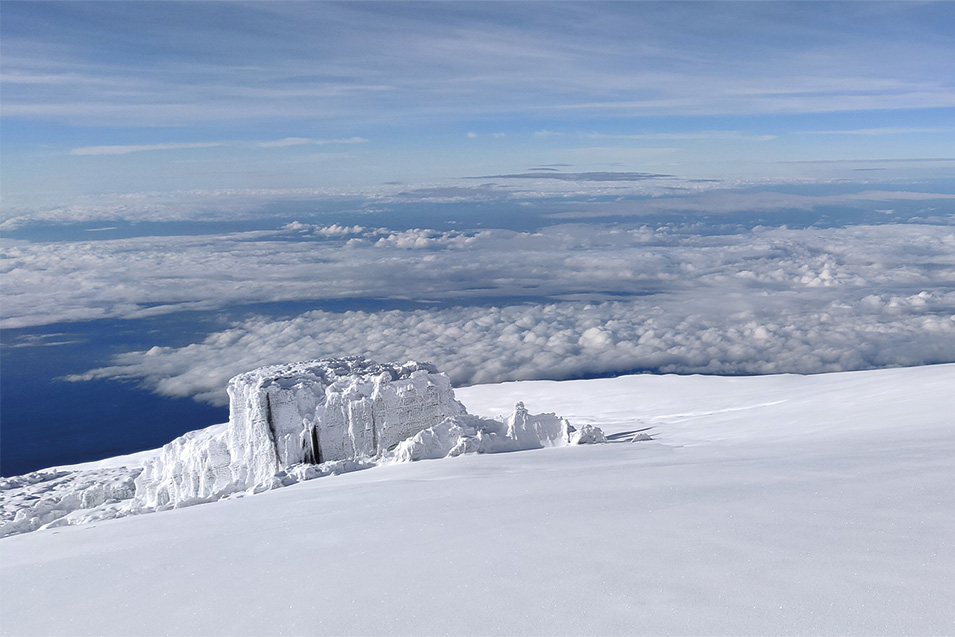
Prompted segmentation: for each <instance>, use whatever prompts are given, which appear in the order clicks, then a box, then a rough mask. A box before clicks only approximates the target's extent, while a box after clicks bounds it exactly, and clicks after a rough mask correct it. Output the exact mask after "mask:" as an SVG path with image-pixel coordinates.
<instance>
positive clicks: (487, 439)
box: [0, 357, 605, 537]
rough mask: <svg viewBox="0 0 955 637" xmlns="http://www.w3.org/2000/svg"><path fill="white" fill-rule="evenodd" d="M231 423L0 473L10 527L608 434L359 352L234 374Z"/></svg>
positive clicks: (0, 526)
mask: <svg viewBox="0 0 955 637" xmlns="http://www.w3.org/2000/svg"><path fill="white" fill-rule="evenodd" d="M229 396H230V398H231V403H230V417H229V422H228V423H226V424H222V425H214V426H212V427H208V428H206V429H200V430H197V431H191V432H189V433H187V434H185V435H183V436H180V437H179V438H176V439H175V440H173V441H172V442H170V443H169V444H167V445H165V446H164V447H163V448H162V449H161V450H156V451H155V452H153V453H152V454H139V455H138V456H137V457H135V458H131V459H129V460H130V461H129V462H124V463H117V464H115V465H114V464H112V463H109V462H105V463H91V464H98V465H100V466H95V467H92V466H91V467H84V466H82V465H81V466H79V467H74V468H63V469H59V470H57V469H51V470H47V471H38V472H34V473H31V474H28V475H25V476H17V477H14V478H9V479H4V480H0V537H3V536H6V535H13V534H17V533H24V532H28V531H34V530H37V529H42V528H52V527H57V526H64V525H69V524H82V523H85V522H91V521H96V520H103V519H109V518H116V517H124V516H127V515H131V514H136V513H146V512H150V511H155V510H162V509H168V508H178V507H184V506H189V505H193V504H200V503H204V502H211V501H215V500H220V499H222V498H225V497H228V496H230V495H233V494H237V493H242V492H253V493H256V492H260V491H264V490H268V489H271V488H274V487H280V486H289V485H291V484H295V483H296V482H301V481H304V480H310V479H312V478H317V477H321V476H326V475H330V474H338V473H346V472H349V471H355V470H358V469H366V468H370V467H374V466H378V465H380V464H385V463H389V462H393V461H399V462H404V461H410V460H418V459H422V458H441V457H444V456H448V455H452V456H455V455H460V454H462V453H468V452H476V453H496V452H502V451H520V450H525V449H539V448H541V447H545V446H562V445H566V444H581V443H588V442H603V441H604V440H605V439H604V437H603V433H602V432H601V431H600V429H599V428H596V427H593V426H591V425H584V427H583V428H581V429H580V430H577V429H576V428H575V427H573V426H572V425H571V424H570V423H569V422H567V421H566V420H564V419H563V418H560V417H558V416H556V415H554V414H538V415H533V414H530V413H528V411H527V410H526V409H525V408H524V405H523V403H518V404H517V407H516V409H515V410H514V412H513V413H512V414H511V415H510V416H509V417H508V418H507V419H502V420H490V419H487V418H481V417H479V416H473V415H469V414H467V413H465V408H464V406H463V405H462V404H461V403H459V402H458V401H457V400H455V399H454V391H453V390H452V389H451V384H450V381H449V380H448V378H447V376H445V375H444V374H442V373H439V372H438V371H437V370H436V369H435V368H434V366H432V365H429V364H426V363H416V362H407V363H402V364H397V363H389V364H378V363H375V362H374V361H370V360H367V359H364V358H360V357H351V358H340V359H325V360H319V361H308V362H304V363H293V364H286V365H273V366H270V367H263V368H260V369H256V370H253V371H251V372H246V373H244V374H239V375H238V376H236V377H235V378H233V379H232V381H231V382H230V383H229Z"/></svg>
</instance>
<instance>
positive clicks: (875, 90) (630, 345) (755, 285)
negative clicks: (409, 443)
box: [0, 2, 955, 466]
mask: <svg viewBox="0 0 955 637" xmlns="http://www.w3.org/2000/svg"><path fill="white" fill-rule="evenodd" d="M952 25H955V3H950V2H906V3H891V2H877V3H861V2H851V3H831V2H810V3H785V2H762V3H753V2H746V3H724V2H719V3H689V2H687V3H683V2H680V3H673V2H667V3H652V2H647V3H643V2H632V3H631V2H615V3H607V4H604V3H594V2H586V3H572V2H562V3H549V2H535V3H526V4H525V3H501V2H494V3H468V2H453V3H434V2H428V3H408V2H386V3H363V2H348V3H317V2H309V3H303V2H294V3H287V4H286V3H276V2H270V3H261V4H260V3H249V2H242V3H227V2H212V3H192V2H175V3H173V2H159V3H153V2H93V3H82V2H68V3H67V2H39V3H33V2H4V5H3V19H2V23H0V29H2V38H0V47H2V49H0V53H2V58H0V116H2V117H0V144H2V149H0V150H2V153H0V169H2V170H0V186H2V188H0V192H2V194H0V197H2V199H0V203H2V218H0V245H2V248H3V250H2V258H0V278H2V287H0V295H2V299H0V300H2V303H0V328H2V329H3V335H2V339H0V341H2V347H0V355H2V356H0V360H2V361H3V364H4V370H3V389H4V395H5V400H4V402H3V404H2V405H0V407H2V409H3V414H2V418H0V420H2V422H3V426H4V435H5V439H6V440H7V441H10V440H16V438H14V437H11V434H10V432H11V431H12V429H11V428H13V427H19V428H20V430H21V431H24V432H27V433H26V436H27V437H29V432H30V431H32V429H31V428H35V427H36V426H39V425H42V426H44V427H48V428H52V429H50V430H51V431H52V430H54V429H55V428H56V427H59V426H61V423H62V422H64V414H68V413H70V410H75V404H73V403H75V400H76V395H77V391H78V390H77V389H76V387H87V388H90V389H89V391H90V392H93V389H92V388H94V387H97V388H98V389H97V390H96V391H97V392H99V393H97V394H96V395H97V396H108V395H109V394H110V392H115V393H117V395H118V393H119V392H123V391H127V389H128V388H130V387H134V388H137V391H143V390H145V391H147V392H150V393H151V394H152V396H153V398H157V397H158V398H161V399H162V400H166V399H168V400H169V401H175V400H185V401H187V402H188V401H195V403H196V404H197V405H199V404H200V403H201V404H202V405H204V406H208V405H217V406H221V405H223V404H224V401H225V400H226V397H225V392H224V387H225V383H226V382H227V380H228V378H229V377H230V376H231V375H233V374H236V373H239V372H242V371H245V370H247V369H251V368H253V367H256V366H259V365H265V364H272V363H280V362H287V361H291V360H303V359H309V358H318V357H323V356H337V355H359V354H360V355H366V356H370V357H373V358H378V359H380V360H395V359H402V358H415V359H419V360H428V361H433V362H435V363H436V364H437V365H438V366H439V368H441V369H442V370H445V371H447V373H448V374H449V375H450V376H451V378H452V380H453V381H454V383H455V384H457V385H466V384H473V383H484V382H498V381H504V380H514V379H530V378H553V379H563V378H581V377H590V376H609V375H614V374H623V373H629V372H634V371H641V372H654V373H671V372H672V373H684V374H685V373H709V374H765V373H786V372H790V373H818V372H826V371H837V370H848V369H868V368H876V367H892V366H904V365H921V364H931V363H944V362H955V28H953V27H952ZM67 387H69V388H71V389H69V390H67V389H65V388H67ZM67 395H69V396H72V398H70V399H69V400H67V399H66V398H63V399H62V405H60V404H59V403H56V400H58V399H57V398H56V397H57V396H63V397H65V396H67ZM91 395H93V394H92V393H91ZM11 396H12V397H13V398H11ZM51 397H52V398H51ZM127 398H128V399H129V400H128V401H127V403H123V404H128V403H133V404H135V403H136V401H141V400H142V399H141V397H138V395H134V394H129V396H127ZM158 398H157V399H158ZM38 401H43V402H44V409H45V412H44V413H47V414H48V415H47V416H44V417H43V418H44V419H45V420H43V422H38V421H37V418H38V416H37V412H36V408H35V405H36V404H37V403H38ZM50 401H52V402H50ZM70 401H73V403H71V402H70ZM160 402H161V401H160ZM89 403H90V404H88V405H86V406H85V409H87V410H90V411H89V413H88V414H87V415H86V419H87V420H88V421H89V422H93V423H95V422H100V421H101V422H103V423H112V424H111V425H110V426H114V428H115V427H118V426H121V425H122V424H123V422H125V420H124V419H125V418H127V415H126V412H127V410H126V409H125V408H124V409H120V410H117V409H115V408H112V409H113V411H110V409H111V407H110V405H115V404H116V403H114V402H111V401H110V400H99V399H97V400H95V401H94V400H91V401H89ZM170 404H172V403H171V402H170ZM177 409H180V411H176V412H175V413H176V415H175V417H173V416H171V415H170V416H164V415H163V413H162V411H161V410H162V405H161V404H160V405H157V404H156V403H155V402H152V403H150V407H149V409H148V411H149V412H150V414H153V417H154V418H155V419H157V420H162V421H164V422H172V421H175V422H177V423H178V422H180V421H181V423H182V425H181V426H182V431H183V432H184V431H187V430H190V429H195V428H197V427H200V426H204V425H207V424H213V423H211V422H194V421H192V420H190V419H189V417H188V415H186V416H184V415H183V414H182V411H181V406H180V407H179V408H177ZM57 410H60V411H59V412H58V411H57ZM97 410H98V411H97ZM186 412H188V409H187V410H186ZM170 413H171V412H170ZM201 413H202V414H203V415H202V416H201V417H202V418H206V417H208V412H201ZM195 414H196V416H195V417H196V418H200V416H199V415H198V414H200V412H199V411H196V412H195ZM104 426H106V425H104ZM151 426H152V425H150V427H151ZM91 431H92V430H91ZM83 435H84V436H86V437H87V438H89V437H90V436H94V435H95V432H93V433H89V434H83ZM62 439H63V440H64V441H67V437H66V436H65V434H64V436H62ZM81 442H82V441H79V442H78V439H75V438H70V439H69V444H67V443H66V442H64V443H63V446H64V449H66V450H67V451H69V450H72V449H74V448H77V446H78V445H80V444H81ZM154 443H155V441H153V444H154ZM124 444H125V443H124ZM37 448H38V449H39V451H37V453H43V452H44V451H43V447H42V446H38V447H37ZM143 448H144V447H143ZM110 449H111V450H113V451H114V452H115V451H116V449H115V448H114V447H110ZM124 450H126V451H135V450H136V448H135V445H134V444H132V445H130V446H129V448H124ZM3 451H4V454H5V455H4V462H5V463H7V462H10V457H12V456H11V454H12V455H16V454H17V453H19V451H18V449H17V445H16V444H10V443H9V442H8V443H7V444H5V445H4V449H3ZM64 453H66V452H64ZM90 453H92V452H90ZM84 459H92V458H90V457H86V458H84ZM66 460H68V458H61V461H66ZM77 460H78V459H77ZM31 462H32V463H33V466H44V465H42V464H41V462H42V458H36V459H34V460H31ZM8 466H9V465H8Z"/></svg>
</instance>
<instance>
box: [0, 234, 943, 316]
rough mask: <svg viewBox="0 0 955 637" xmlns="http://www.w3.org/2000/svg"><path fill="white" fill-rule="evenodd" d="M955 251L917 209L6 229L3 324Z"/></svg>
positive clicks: (833, 268) (663, 280)
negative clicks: (716, 218) (77, 233)
mask: <svg viewBox="0 0 955 637" xmlns="http://www.w3.org/2000/svg"><path fill="white" fill-rule="evenodd" d="M952 255H955V235H953V232H952V230H951V227H945V226H919V225H914V224H905V225H900V224H887V225H882V226H854V227H847V228H832V229H815V228H810V229H805V230H790V229H786V228H775V229H772V228H757V229H755V230H752V231H738V232H735V233H732V234H725V233H724V234H717V235H710V234H707V233H701V232H700V229H699V228H698V227H697V226H695V225H690V226H685V227H684V226H679V225H653V226H644V225H634V226H626V225H623V226H621V225H600V226H595V225H584V224H571V225H557V226H550V227H545V228H542V229H540V230H538V231H535V232H517V231H513V230H504V229H484V230H462V231H457V230H437V229H431V228H410V229H403V230H402V229H397V230H394V229H386V228H380V227H378V228H373V227H367V226H357V227H356V226H351V227H348V226H342V225H338V224H332V225H328V226H317V225H310V224H302V223H298V224H294V225H292V226H287V227H286V229H284V230H279V231H256V232H245V233H234V234H226V235H211V236H210V235H205V236H173V237H164V236H157V237H140V238H130V239H112V240H87V241H71V242H62V243H43V242H27V241H10V240H5V241H4V259H3V261H2V262H0V275H2V276H3V282H4V303H3V305H2V308H0V311H2V315H0V316H2V319H0V325H2V326H3V327H4V328H14V327H25V326H29V325H43V324H49V323H55V322H60V321H70V320H94V319H98V318H107V317H110V318H136V317H142V316H147V315H150V316H152V315H157V314H163V313H172V312H176V311H181V310H184V309H215V308H224V307H228V306H231V305H235V304H249V303H268V302H278V301H309V300H314V301H319V300H334V299H340V300H342V299H369V298H373V299H418V300H439V301H442V302H445V303H448V302H458V303H468V304H472V303H482V302H483V301H482V299H486V298H495V299H507V298H512V299H528V298H534V299H540V300H542V301H546V300H557V299H571V298H586V299H588V300H602V299H604V300H605V299H611V298H615V297H616V298H621V297H630V296H641V297H645V298H652V297H655V296H656V295H673V294H690V295H700V296H705V295H706V294H708V293H709V292H708V291H709V290H711V289H712V290H717V291H718V293H717V298H720V297H721V296H722V295H728V294H744V295H747V296H749V297H752V298H756V299H757V300H758V298H759V295H760V294H762V293H763V292H767V293H769V292H773V293H775V292H780V291H785V290H791V291H799V292H800V293H805V291H806V289H807V288H813V287H815V288H819V289H820V290H822V289H823V288H825V289H832V290H836V289H865V290H868V293H872V294H875V293H883V292H885V291H887V290H911V293H913V294H914V293H918V292H920V291H922V290H929V291H933V290H936V288H938V286H939V285H942V286H943V287H942V289H944V285H943V283H939V282H944V281H948V280H955V257H953V256H952ZM946 277H948V278H946ZM317 281H320V282H321V284H320V285H317V284H316V282H317ZM893 286H894V287H893ZM916 287H917V288H918V289H914V288H916ZM820 293H821V292H820Z"/></svg>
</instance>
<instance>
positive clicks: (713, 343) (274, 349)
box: [70, 292, 955, 404]
mask: <svg viewBox="0 0 955 637" xmlns="http://www.w3.org/2000/svg"><path fill="white" fill-rule="evenodd" d="M805 301H806V300H805V299H802V298H800V297H799V296H798V295H785V294H784V295H780V296H778V297H771V298H767V299H766V300H765V301H764V302H763V303H761V304H757V305H756V306H755V307H754V306H753V305H752V304H751V303H750V302H749V301H748V300H746V299H742V298H735V297H732V296H731V297H729V298H726V297H723V298H721V299H716V298H714V297H712V296H710V295H707V297H705V298H703V299H699V300H692V299H688V298H682V299H681V298H675V299H674V298H670V299H663V300H654V302H643V301H639V300H634V301H627V302H621V301H618V302H604V303H557V304H537V305H513V306H507V307H490V308H483V307H457V308H448V309H442V310H431V311H427V310H419V311H411V312H402V311H390V312H380V313H371V312H346V313H343V314H336V313H330V312H321V311H315V312H309V313H306V314H302V315H300V316H298V317H296V318H294V319H290V320H282V321H275V320H270V319H268V318H265V317H260V318H255V319H251V320H248V321H245V322H243V323H241V324H238V325H235V326H234V327H231V328H229V329H227V330H223V331H221V332H216V333H214V334H210V335H209V336H208V337H207V338H206V339H204V340H203V341H201V342H198V343H194V344H191V345H188V346H185V347H179V348H171V347H154V348H152V349H150V350H147V351H140V352H131V353H126V354H121V355H118V356H116V357H114V359H113V363H112V364H111V365H109V366H107V367H104V368H100V369H96V370H91V371H90V372H87V373H86V374H81V375H77V376H74V377H71V378H70V380H74V381H82V380H90V379H96V378H111V379H127V380H129V379H133V380H137V381H139V382H141V383H142V384H143V385H144V386H145V387H147V388H149V389H151V390H152V391H155V392H158V393H160V394H163V395H167V396H178V397H184V396H190V397H193V398H196V399H197V400H201V401H206V402H211V403H215V404H225V403H226V402H227V397H226V395H225V390H224V387H225V385H226V383H227V381H228V379H229V378H230V377H231V376H232V375H234V374H236V373H239V372H241V371H245V370H247V369H251V368H254V367H257V366H260V365H265V364H269V363H277V362H282V361H290V360H299V359H303V358H311V357H323V356H339V355H344V354H363V355H367V356H371V357H373V358H376V359H378V360H405V359H409V358H411V359H417V360H429V361H432V362H434V363H435V364H437V365H438V367H439V368H440V369H442V370H443V371H446V372H447V373H448V374H449V375H450V376H451V379H452V381H453V382H454V384H455V385H465V384H472V383H487V382H500V381H506V380H520V379H541V378H547V379H557V380H559V379H565V378H575V377H586V376H593V375H605V374H619V373H625V372H633V371H654V372H663V373H671V372H673V373H710V374H713V373H719V374H750V373H759V374H765V373H781V372H788V373H816V372H824V371H842V370H851V369H867V368H873V367H884V366H899V365H918V364H925V363H938V362H951V361H955V316H951V315H949V316H946V315H945V312H946V311H949V312H950V311H951V308H952V307H953V303H955V293H952V292H948V293H946V294H941V295H940V294H934V293H928V292H921V293H918V294H915V295H904V294H903V295H890V294H881V295H864V296H862V295H860V294H859V293H850V294H847V295H843V296H841V297H840V298H838V299H835V300H828V301H827V300H822V299H820V298H814V299H812V298H811V299H808V301H809V302H808V303H807V302H805Z"/></svg>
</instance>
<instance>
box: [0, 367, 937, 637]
mask: <svg viewBox="0 0 955 637" xmlns="http://www.w3.org/2000/svg"><path fill="white" fill-rule="evenodd" d="M953 390H955V365H936V366H926V367H915V368H907V369H890V370H878V371H867V372H851V373H839V374H824V375H816V376H796V375H781V376H759V377H736V378H726V377H714V376H684V377H677V376H649V375H641V376H627V377H621V378H614V379H601V380H583V381H564V382H538V381H533V382H519V383H505V384H500V385H481V386H474V387H468V388H464V389H459V390H456V392H455V397H456V398H457V399H458V400H460V401H461V402H462V403H463V404H464V405H465V406H466V407H467V409H468V411H469V412H470V413H471V414H477V415H479V416H481V417H484V419H481V418H477V417H473V416H471V417H464V416H455V418H456V420H452V421H451V422H445V423H444V424H443V425H441V426H439V427H433V428H431V429H428V430H424V431H421V432H418V433H417V434H415V435H414V436H413V437H412V438H411V439H408V440H407V441H406V442H405V443H401V445H399V450H401V453H404V454H405V456H402V457H403V458H404V459H408V460H410V459H415V458H430V457H434V456H447V455H449V454H450V455H454V454H453V453H450V451H451V450H453V449H461V450H465V451H466V450H480V449H475V448H474V447H473V445H474V444H475V443H473V441H474V440H476V439H477V438H476V437H477V436H478V432H479V431H483V432H484V433H485V434H486V436H487V440H489V441H492V442H493V441H494V440H497V439H496V438H494V436H500V435H503V432H504V430H503V429H502V430H501V431H500V432H498V431H492V429H493V427H494V426H495V425H492V424H491V422H490V421H488V420H486V418H487V417H503V416H506V415H507V414H508V413H510V412H511V411H512V410H513V409H514V405H515V403H517V402H519V401H523V402H524V403H525V404H526V406H527V409H528V410H530V411H531V412H534V413H540V412H554V413H556V414H557V415H558V416H560V417H563V418H565V419H567V421H569V423H570V425H572V426H573V427H575V428H576V432H577V434H578V435H584V434H588V435H591V434H592V435H594V436H596V433H595V432H597V431H598V430H597V428H599V429H600V430H602V431H603V435H605V436H606V439H607V441H606V442H605V443H603V444H589V445H579V446H578V445H565V446H554V447H550V446H546V445H544V448H541V449H533V450H528V451H517V452H513V453H497V454H477V453H471V454H463V455H459V456H457V457H446V458H441V459H436V460H430V459H422V460H419V461H416V462H402V463H398V462H393V463H388V464H384V465H382V466H377V467H374V468H371V469H369V470H366V471H358V472H353V473H345V474H341V475H330V476H326V477H322V478H320V479H316V480H311V481H307V482H299V483H297V484H293V485H291V486H288V487H285V488H281V489H276V490H271V491H266V492H263V493H259V494H256V495H248V496H245V497H235V496H233V497H232V498H231V499H227V500H222V501H218V502H213V503H209V504H203V505H201V506H193V507H188V508H181V509H173V510H167V511H160V512H157V513H152V514H149V515H138V516H131V517H124V518H120V519H110V520H102V521H94V522H91V523H87V524H81V525H77V526H64V527H60V528H50V529H45V530H39V531H35V532H31V533H24V534H21V535H14V536H11V537H7V538H4V539H3V540H0V632H2V633H3V634H4V635H61V634H62V635H87V634H99V635H307V634H321V635H327V634H346V635H352V634H359V635H363V634H401V635H421V634H426V635H431V634H466V635H487V634H506V635H511V634H535V635H536V634H541V635H551V634H591V635H597V634H600V635H602V634H653V635H658V634H735V635H738V634H860V635H861V634H865V635H871V634H889V635H900V634H905V635H932V634H939V635H943V634H955V488H953V485H955V392H953ZM518 413H519V412H518ZM513 418H516V416H512V419H513ZM528 422H530V421H528ZM534 423H535V424H534V427H536V431H538V432H539V433H540V432H545V433H546V432H550V431H556V432H563V433H561V434H560V435H567V432H568V431H569V429H567V428H566V427H567V426H566V424H564V423H563V422H562V421H560V419H559V418H556V417H554V419H552V420H547V419H540V418H539V417H538V420H536V421H534ZM561 427H563V429H561ZM511 429H513V427H512V426H511V425H508V430H509V431H510V430H511ZM515 431H516V430H515ZM521 431H529V429H528V428H527V427H525V428H524V429H523V430H521ZM515 435H516V434H515ZM548 435H550V434H548ZM554 435H557V434H554ZM541 439H542V440H543V437H542V438H541ZM501 440H503V438H501ZM468 441H471V442H468ZM590 442H597V440H596V439H594V440H590ZM482 444H483V443H482ZM487 444H491V443H490V442H489V443H487ZM494 444H498V443H494ZM468 445H472V446H471V447H468ZM537 446H540V445H537ZM492 447H493V445H492ZM504 447H505V448H502V449H500V450H506V447H507V445H504ZM486 450H491V448H488V449H486ZM494 450H497V449H496V448H494ZM149 458H155V455H153V456H149V455H148V454H146V455H144V456H140V457H139V459H137V460H136V461H137V462H140V463H142V462H148V461H149ZM144 459H145V460H144ZM99 467H100V469H101V470H104V471H105V470H110V471H112V470H114V469H115V465H114V464H110V463H101V464H100V465H99ZM87 468H88V467H87ZM90 488H93V487H92V486H91V487H90ZM116 488H117V489H120V488H127V486H126V483H125V482H122V483H121V484H119V486H117V487H116ZM90 497H92V496H90ZM97 497H98V496H97Z"/></svg>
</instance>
